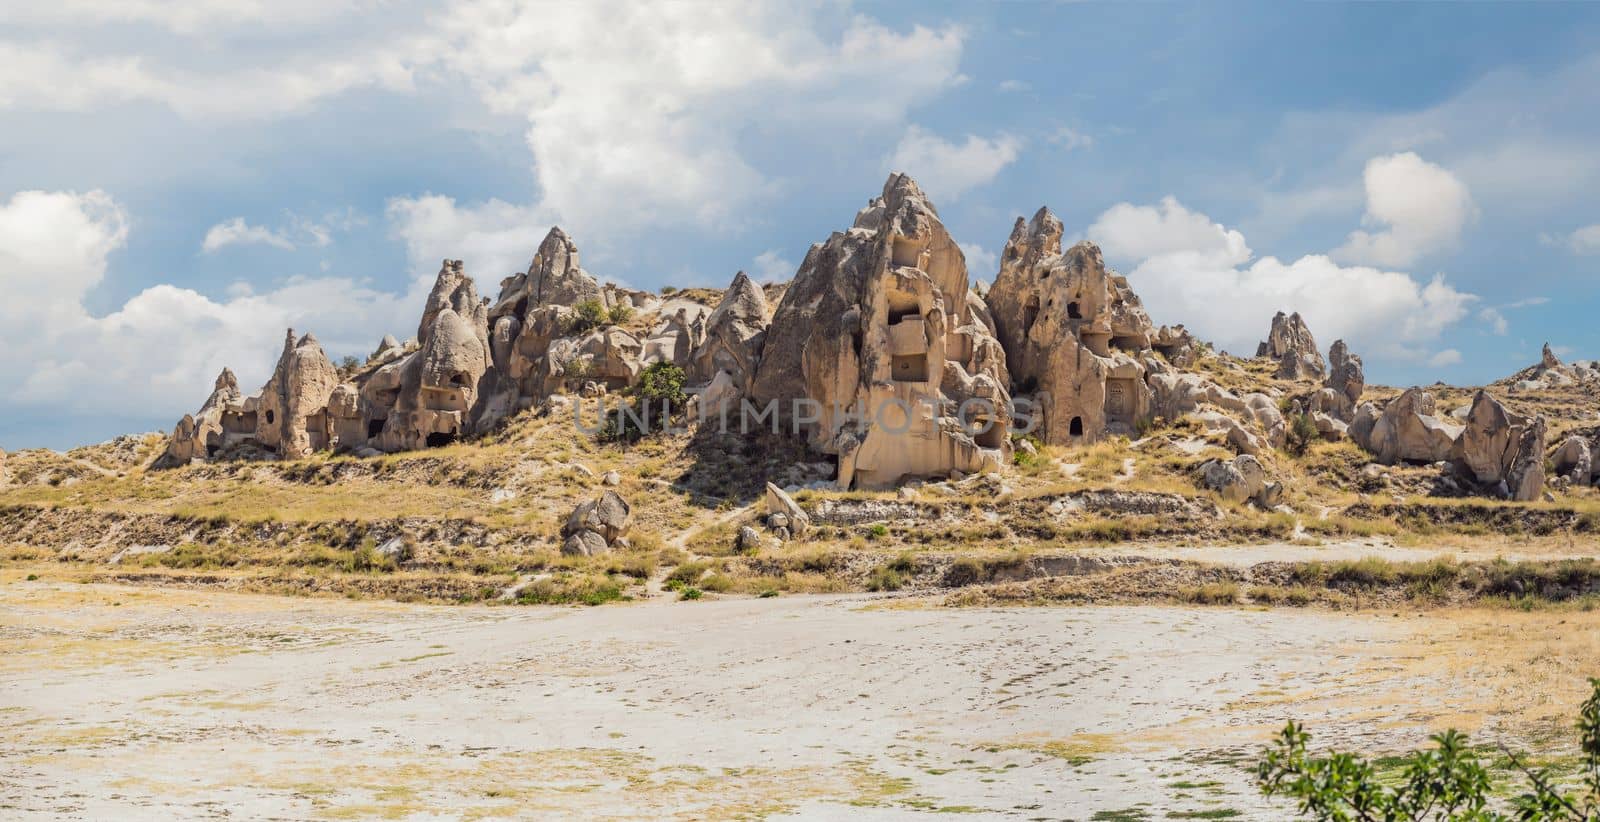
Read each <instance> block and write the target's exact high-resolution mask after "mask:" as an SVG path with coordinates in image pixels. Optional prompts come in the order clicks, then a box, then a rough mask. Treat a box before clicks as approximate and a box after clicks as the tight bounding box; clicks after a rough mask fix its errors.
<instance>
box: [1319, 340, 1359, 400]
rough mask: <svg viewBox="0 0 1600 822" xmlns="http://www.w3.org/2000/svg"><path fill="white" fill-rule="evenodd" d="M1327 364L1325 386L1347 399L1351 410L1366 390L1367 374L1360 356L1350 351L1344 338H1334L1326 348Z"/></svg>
mask: <svg viewBox="0 0 1600 822" xmlns="http://www.w3.org/2000/svg"><path fill="white" fill-rule="evenodd" d="M1328 364H1329V369H1328V382H1327V386H1328V387H1329V388H1331V389H1333V390H1334V391H1336V392H1338V393H1339V394H1340V395H1342V396H1344V397H1345V398H1346V399H1348V400H1349V401H1350V408H1351V409H1352V410H1353V409H1354V408H1355V405H1356V403H1359V402H1361V395H1362V393H1364V392H1365V391H1366V390H1367V375H1366V371H1365V369H1364V368H1363V367H1362V365H1361V358H1360V357H1358V356H1356V355H1355V354H1352V353H1350V349H1349V347H1348V346H1346V345H1345V344H1344V340H1334V341H1333V346H1332V347H1331V348H1329V349H1328Z"/></svg>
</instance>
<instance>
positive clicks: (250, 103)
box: [0, 40, 414, 120]
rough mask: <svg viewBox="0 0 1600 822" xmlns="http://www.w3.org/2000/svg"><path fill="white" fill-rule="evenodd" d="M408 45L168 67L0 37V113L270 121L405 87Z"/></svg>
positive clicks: (409, 78) (149, 58)
mask: <svg viewBox="0 0 1600 822" xmlns="http://www.w3.org/2000/svg"><path fill="white" fill-rule="evenodd" d="M411 48H412V46H411V45H396V46H392V47H386V48H382V49H376V48H375V49H371V50H366V51H358V52H353V53H351V54H349V55H348V56H341V57H334V58H328V57H325V56H322V55H319V54H304V55H297V54H291V55H286V56H284V57H283V58H282V62H281V63H279V64H277V65H272V66H261V67H252V68H244V69H238V68H232V67H229V68H222V69H214V68H213V69H201V68H190V67H184V66H179V65H174V64H170V63H165V62H163V61H161V60H159V59H158V56H157V55H141V54H122V55H119V54H104V55H102V54H99V53H94V52H88V53H78V52H77V51H74V50H72V49H70V48H68V47H65V46H62V45H61V44H59V43H54V42H48V43H18V42H7V41H4V40H0V109H6V108H22V109H35V110H44V111H90V110H93V109H96V108H101V107H105V106H110V105H115V104H119V103H137V102H151V103H158V104H161V105H164V106H167V107H169V108H171V109H172V110H173V111H176V112H177V113H179V114H180V115H183V116H184V117H189V118H196V119H209V118H214V119H235V120H258V119H268V118H273V117H280V116H283V115H288V114H295V113H299V112H302V111H305V110H306V109H308V108H309V107H311V106H312V105H313V104H315V103H317V102H320V101H322V100H324V99H327V98H329V97H332V96H335V95H337V94H341V93H344V92H346V91H351V90H353V89H358V88H383V89H389V90H394V91H403V90H408V89H410V88H412V84H413V79H414V76H413V71H414V66H413V63H412V62H411V61H410V60H409V58H408V57H407V54H408V52H409V51H410V49H411ZM85 51H88V50H85Z"/></svg>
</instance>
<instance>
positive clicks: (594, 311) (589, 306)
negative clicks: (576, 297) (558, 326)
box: [564, 300, 611, 334]
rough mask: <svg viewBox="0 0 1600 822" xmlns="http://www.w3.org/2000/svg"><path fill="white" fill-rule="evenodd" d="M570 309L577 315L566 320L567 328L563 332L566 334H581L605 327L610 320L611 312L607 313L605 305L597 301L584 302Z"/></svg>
mask: <svg viewBox="0 0 1600 822" xmlns="http://www.w3.org/2000/svg"><path fill="white" fill-rule="evenodd" d="M572 309H573V311H575V312H577V313H575V314H574V315H573V316H572V318H571V319H569V320H567V327H566V328H565V329H564V330H565V331H566V333H568V334H582V333H584V332H585V331H589V330H591V329H594V328H598V327H600V326H602V325H605V324H606V323H607V322H608V321H610V319H611V312H609V311H607V310H606V307H605V304H604V303H602V302H600V301H599V300H584V301H583V302H580V303H578V304H577V305H575V306H573V307H572Z"/></svg>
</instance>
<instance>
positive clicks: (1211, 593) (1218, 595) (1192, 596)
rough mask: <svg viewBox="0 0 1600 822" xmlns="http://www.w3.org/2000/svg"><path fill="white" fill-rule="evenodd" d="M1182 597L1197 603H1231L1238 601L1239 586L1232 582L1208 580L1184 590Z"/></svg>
mask: <svg viewBox="0 0 1600 822" xmlns="http://www.w3.org/2000/svg"><path fill="white" fill-rule="evenodd" d="M1183 599H1184V600H1185V601H1187V602H1193V603H1195V604H1197V605H1233V604H1235V603H1237V602H1238V601H1239V586H1238V585H1237V584H1236V583H1232V582H1208V583H1206V584H1204V585H1201V586H1198V587H1196V588H1190V589H1188V590H1187V591H1185V592H1184V594H1183Z"/></svg>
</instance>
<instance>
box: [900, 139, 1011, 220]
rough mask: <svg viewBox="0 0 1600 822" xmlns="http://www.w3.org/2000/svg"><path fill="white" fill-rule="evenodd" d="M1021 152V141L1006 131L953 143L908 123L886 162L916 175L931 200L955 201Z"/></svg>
mask: <svg viewBox="0 0 1600 822" xmlns="http://www.w3.org/2000/svg"><path fill="white" fill-rule="evenodd" d="M1021 151H1022V140H1020V139H1018V138H1016V137H1013V136H1011V135H1009V134H999V135H996V136H995V137H992V138H985V137H979V136H977V135H975V134H969V135H967V139H966V140H965V141H964V142H960V143H953V142H950V141H948V140H945V139H944V138H942V137H939V136H938V135H936V134H933V133H930V132H928V131H925V130H923V129H922V128H920V127H918V126H911V127H910V128H909V129H907V130H906V133H905V136H904V137H902V138H901V139H900V144H899V145H898V146H895V149H894V154H893V155H892V156H891V157H890V158H889V164H890V166H892V167H893V169H894V170H896V171H904V172H906V173H907V174H910V175H911V176H912V177H914V178H916V180H917V182H918V184H919V185H921V186H922V190H923V191H926V192H928V196H930V197H932V198H933V200H934V202H941V201H949V200H955V199H956V198H958V197H960V196H961V195H962V194H964V193H966V192H968V191H970V190H972V189H974V188H977V187H978V186H981V185H985V184H987V183H989V182H990V181H992V180H993V179H994V178H995V176H996V175H998V174H999V173H1000V171H1001V170H1002V169H1004V168H1005V167H1006V166H1008V165H1011V163H1012V162H1013V161H1015V160H1016V159H1017V155H1018V154H1020V153H1021Z"/></svg>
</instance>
